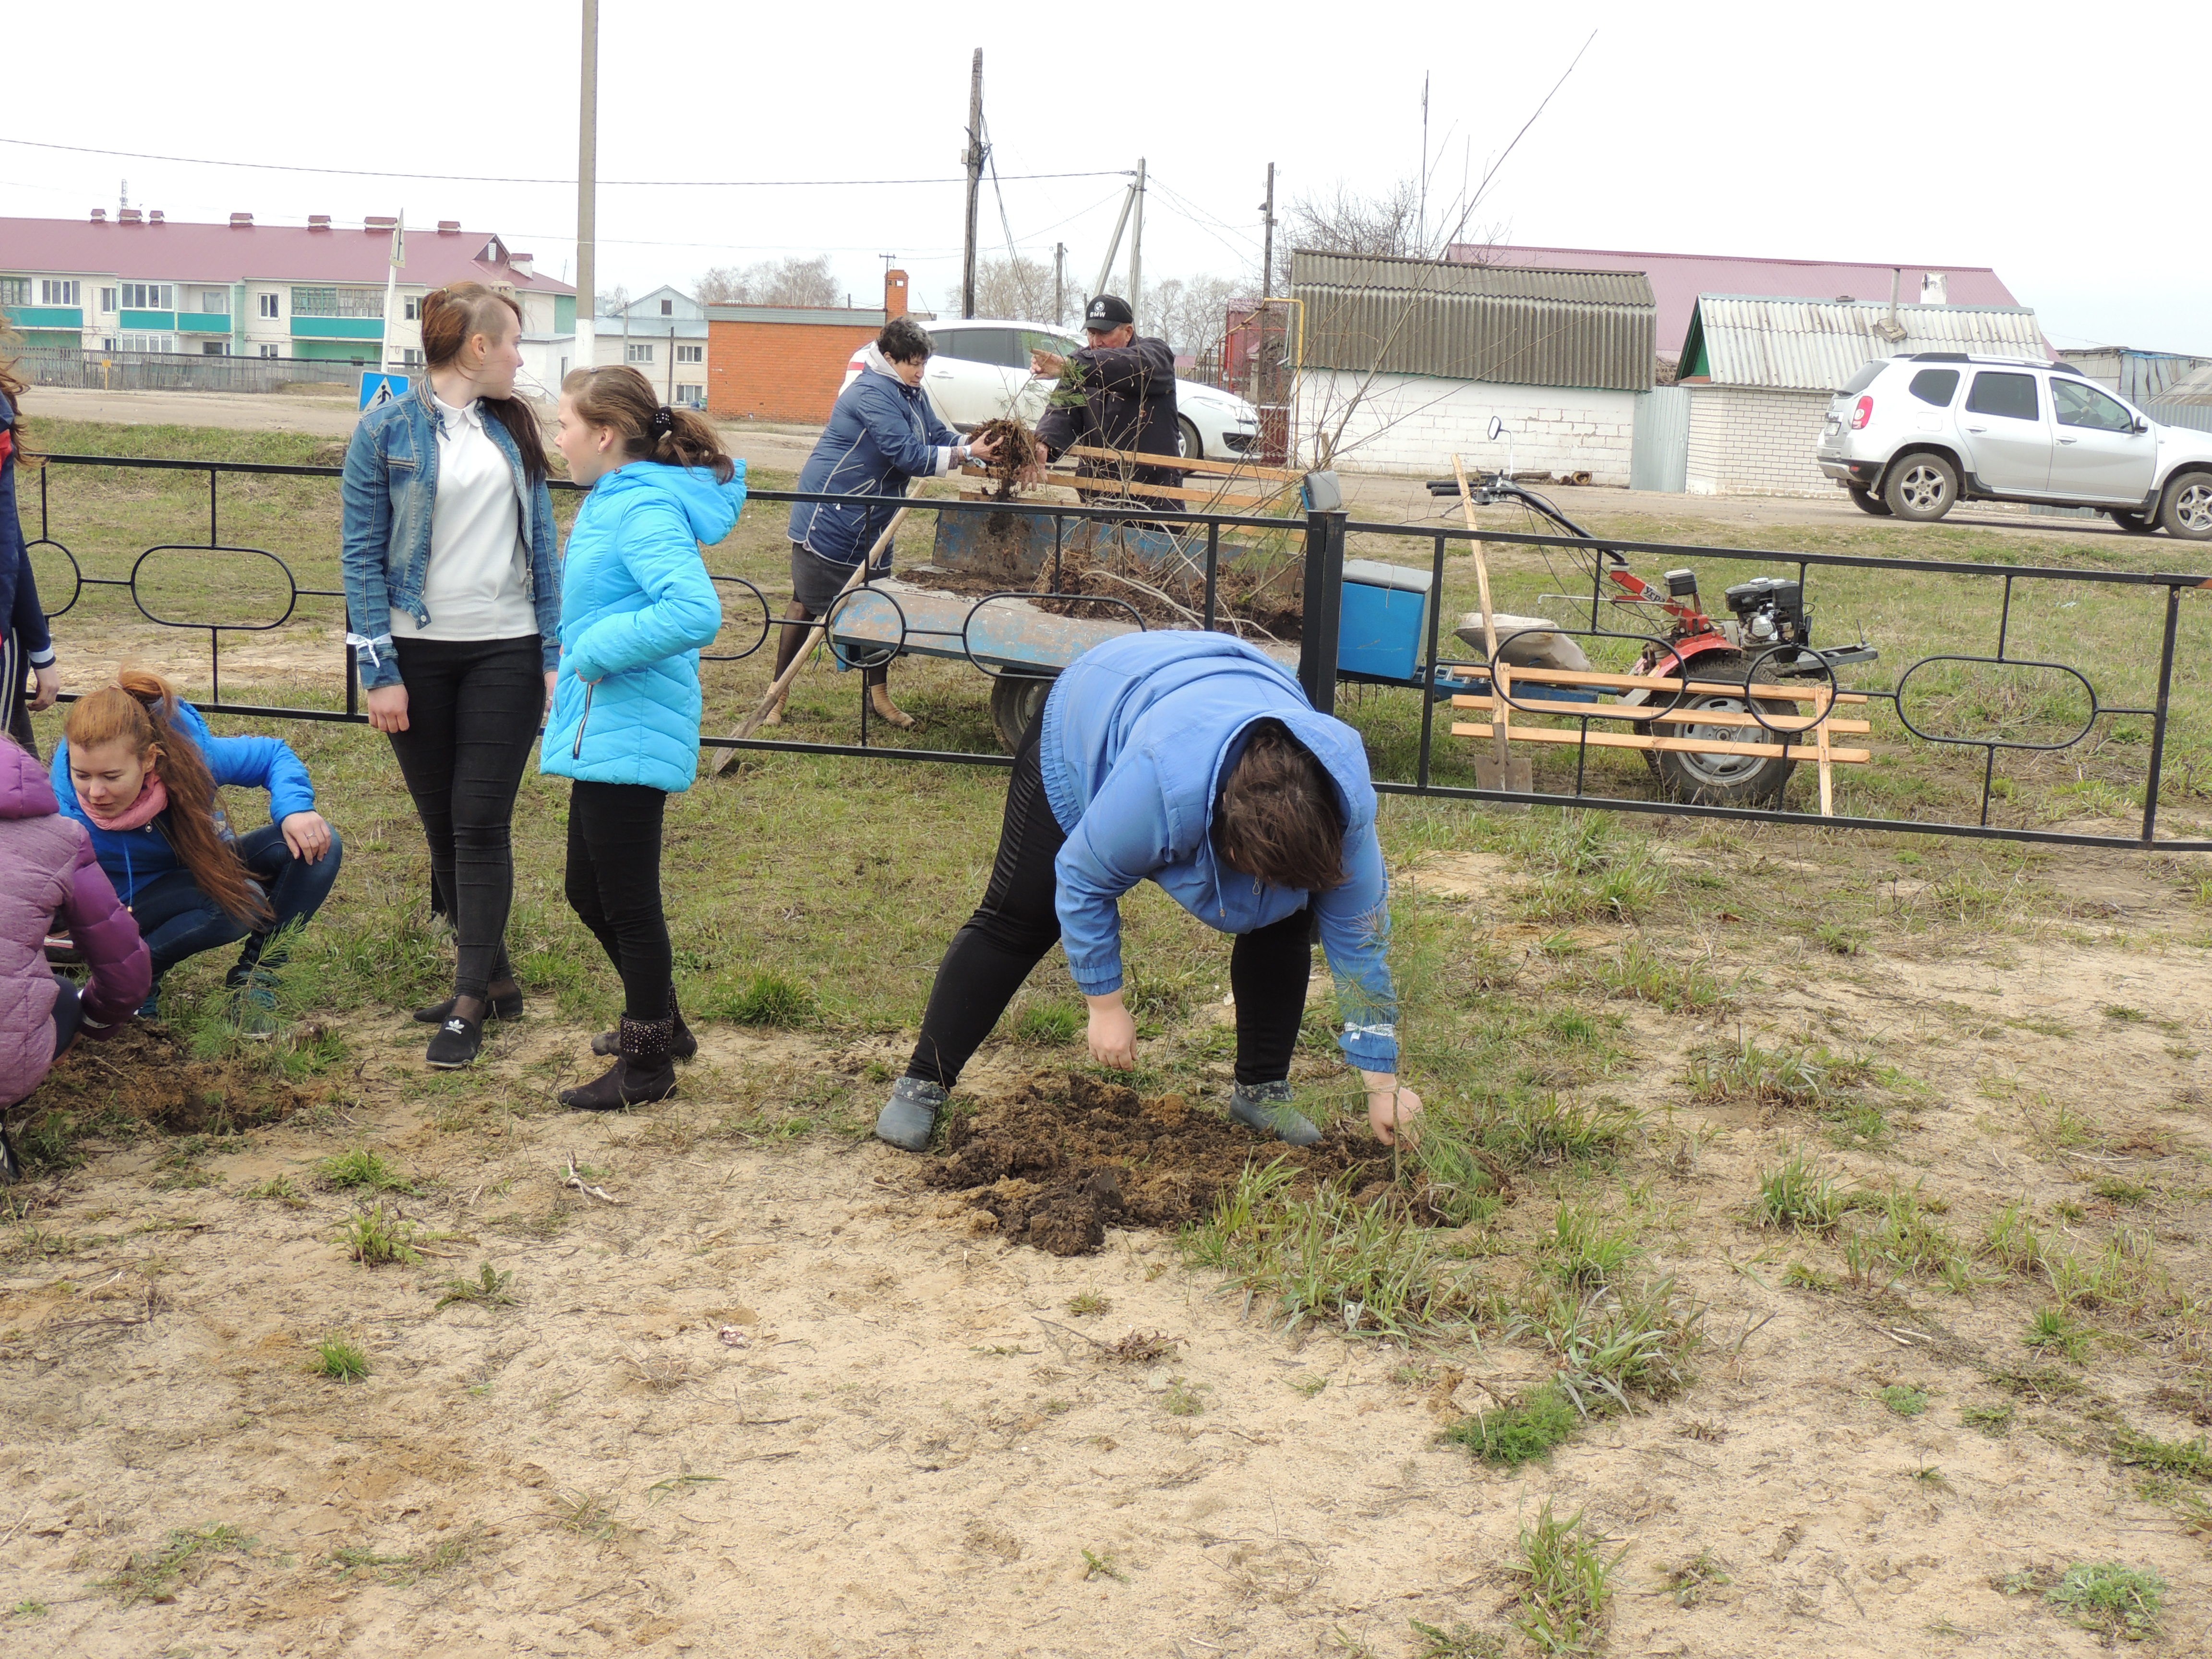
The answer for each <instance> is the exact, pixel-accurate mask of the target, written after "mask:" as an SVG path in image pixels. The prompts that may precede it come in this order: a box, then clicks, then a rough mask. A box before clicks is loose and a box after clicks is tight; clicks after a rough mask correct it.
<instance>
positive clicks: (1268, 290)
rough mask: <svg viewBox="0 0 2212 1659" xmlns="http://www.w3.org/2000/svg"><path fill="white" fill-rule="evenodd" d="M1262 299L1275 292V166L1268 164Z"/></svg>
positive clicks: (1263, 211)
mask: <svg viewBox="0 0 2212 1659" xmlns="http://www.w3.org/2000/svg"><path fill="white" fill-rule="evenodd" d="M1260 224H1261V243H1260V246H1261V254H1260V297H1261V299H1263V300H1265V299H1267V298H1269V297H1270V296H1272V295H1273V293H1274V291H1275V164H1274V163H1273V161H1270V162H1268V163H1267V200H1266V201H1264V202H1262V203H1261V204H1260Z"/></svg>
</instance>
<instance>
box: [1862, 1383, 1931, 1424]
mask: <svg viewBox="0 0 2212 1659" xmlns="http://www.w3.org/2000/svg"><path fill="white" fill-rule="evenodd" d="M1875 1399H1877V1400H1879V1401H1881V1403H1882V1404H1883V1405H1885V1406H1887V1407H1889V1408H1890V1410H1892V1411H1893V1412H1895V1413H1897V1414H1898V1415H1899V1417H1917V1416H1919V1415H1920V1413H1923V1412H1924V1411H1926V1410H1927V1409H1928V1390H1927V1389H1916V1388H1912V1387H1910V1386H1909V1385H1907V1384H1905V1383H1891V1384H1890V1385H1889V1386H1888V1387H1887V1388H1886V1389H1877V1390H1875Z"/></svg>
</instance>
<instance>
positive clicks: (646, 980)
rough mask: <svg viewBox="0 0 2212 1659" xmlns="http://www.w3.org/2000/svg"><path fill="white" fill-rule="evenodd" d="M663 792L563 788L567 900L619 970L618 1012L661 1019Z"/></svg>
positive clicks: (669, 985)
mask: <svg viewBox="0 0 2212 1659" xmlns="http://www.w3.org/2000/svg"><path fill="white" fill-rule="evenodd" d="M667 807H668V796H667V793H666V792H665V791H663V790H659V789H654V788H651V787H647V785H645V784H641V783H586V782H585V781H583V780H582V779H581V778H579V779H578V780H577V781H576V784H575V787H574V788H573V789H572V790H570V791H569V793H568V902H569V904H570V906H571V907H572V908H574V910H575V912H576V914H577V915H578V916H580V917H581V918H582V919H583V923H584V926H585V927H588V928H590V929H591V930H592V933H595V934H596V935H598V937H599V945H600V947H601V948H602V949H604V950H605V951H606V953H607V960H608V961H610V962H611V963H614V965H615V971H616V972H617V973H618V974H620V975H622V982H623V1012H624V1013H625V1014H627V1015H628V1016H629V1018H632V1019H665V1018H668V1010H669V1006H670V999H671V996H672V994H673V993H674V990H675V972H676V963H675V959H674V957H673V956H672V955H671V952H670V951H669V948H668V919H667V917H666V916H665V915H663V914H662V912H661V908H660V820H661V816H662V814H663V813H664V812H665V811H666V810H667Z"/></svg>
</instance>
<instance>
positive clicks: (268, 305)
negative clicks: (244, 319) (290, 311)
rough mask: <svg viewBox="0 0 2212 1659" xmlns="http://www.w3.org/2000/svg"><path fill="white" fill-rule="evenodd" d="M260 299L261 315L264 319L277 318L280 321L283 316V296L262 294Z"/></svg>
mask: <svg viewBox="0 0 2212 1659" xmlns="http://www.w3.org/2000/svg"><path fill="white" fill-rule="evenodd" d="M260 298H261V314H262V315H263V316H264V317H275V318H277V319H282V318H283V315H284V296H283V295H281V294H264V295H261V296H260Z"/></svg>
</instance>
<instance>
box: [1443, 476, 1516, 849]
mask: <svg viewBox="0 0 2212 1659" xmlns="http://www.w3.org/2000/svg"><path fill="white" fill-rule="evenodd" d="M1452 477H1455V478H1456V479H1458V480H1459V510H1460V512H1461V513H1462V515H1463V516H1464V517H1465V518H1466V520H1467V527H1468V529H1469V530H1474V529H1477V528H1478V526H1476V524H1475V522H1474V495H1473V494H1472V493H1471V492H1470V491H1469V490H1468V484H1467V467H1466V465H1465V464H1464V463H1462V461H1461V459H1460V458H1459V457H1458V456H1456V455H1455V456H1453V457H1452ZM1469 545H1470V546H1471V547H1472V548H1473V549H1474V581H1475V586H1477V587H1478V588H1480V590H1481V593H1482V643H1483V646H1484V647H1485V648H1486V650H1487V651H1488V652H1489V653H1490V705H1491V706H1490V732H1491V738H1490V742H1491V751H1490V753H1488V754H1487V755H1486V754H1484V753H1482V752H1481V751H1480V750H1477V751H1476V752H1475V757H1474V787H1476V788H1478V789H1502V790H1504V791H1506V792H1508V793H1513V794H1523V795H1525V794H1530V793H1534V784H1533V782H1532V780H1531V778H1530V776H1529V772H1528V757H1527V756H1525V755H1514V754H1510V753H1508V752H1507V750H1506V738H1505V727H1506V723H1507V721H1508V720H1509V719H1510V716H1511V710H1510V708H1509V707H1508V705H1507V703H1506V701H1505V698H1506V692H1507V679H1508V672H1507V670H1506V667H1505V665H1504V664H1503V663H1501V662H1499V661H1498V623H1497V619H1496V617H1495V616H1494V615H1493V614H1492V610H1491V605H1490V562H1489V561H1488V560H1487V559H1486V558H1485V557H1484V556H1483V551H1482V543H1481V542H1480V540H1479V539H1478V540H1476V541H1474V542H1472V543H1470V544H1469ZM1506 805H1508V806H1509V807H1510V810H1511V811H1517V812H1525V811H1528V805H1527V804H1526V803H1525V802H1518V801H1516V802H1510V803H1506Z"/></svg>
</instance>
